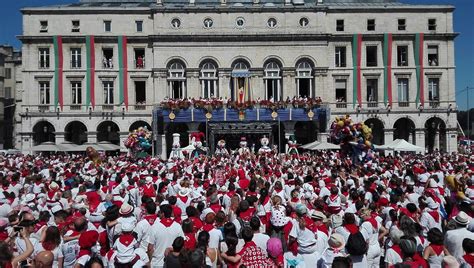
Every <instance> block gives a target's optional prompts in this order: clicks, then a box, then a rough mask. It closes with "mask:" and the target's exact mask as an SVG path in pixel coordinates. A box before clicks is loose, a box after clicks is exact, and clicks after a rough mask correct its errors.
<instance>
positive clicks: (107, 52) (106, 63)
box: [102, 48, 114, 69]
mask: <svg viewBox="0 0 474 268" xmlns="http://www.w3.org/2000/svg"><path fill="white" fill-rule="evenodd" d="M102 55H103V58H102V66H103V67H104V68H105V69H112V68H114V59H113V58H114V49H113V48H103V49H102Z"/></svg>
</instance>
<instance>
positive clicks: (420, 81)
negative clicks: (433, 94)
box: [414, 33, 425, 106]
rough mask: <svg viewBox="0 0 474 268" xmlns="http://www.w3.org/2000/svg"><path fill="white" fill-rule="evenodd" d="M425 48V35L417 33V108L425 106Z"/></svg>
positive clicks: (415, 48)
mask: <svg viewBox="0 0 474 268" xmlns="http://www.w3.org/2000/svg"><path fill="white" fill-rule="evenodd" d="M423 48H424V35H423V33H417V34H416V35H415V45H414V50H415V53H414V55H415V65H416V85H417V91H416V106H418V105H421V106H424V104H425V92H424V75H423V73H424V71H423V54H424V53H423Z"/></svg>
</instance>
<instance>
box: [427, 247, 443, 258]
mask: <svg viewBox="0 0 474 268" xmlns="http://www.w3.org/2000/svg"><path fill="white" fill-rule="evenodd" d="M430 247H431V248H432V249H433V251H434V252H435V253H436V255H437V256H439V254H441V253H442V252H443V249H444V246H443V245H434V244H430Z"/></svg>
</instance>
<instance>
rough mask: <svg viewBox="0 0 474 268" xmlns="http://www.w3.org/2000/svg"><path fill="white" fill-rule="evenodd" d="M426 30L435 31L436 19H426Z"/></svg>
mask: <svg viewBox="0 0 474 268" xmlns="http://www.w3.org/2000/svg"><path fill="white" fill-rule="evenodd" d="M428 30H429V31H436V19H428Z"/></svg>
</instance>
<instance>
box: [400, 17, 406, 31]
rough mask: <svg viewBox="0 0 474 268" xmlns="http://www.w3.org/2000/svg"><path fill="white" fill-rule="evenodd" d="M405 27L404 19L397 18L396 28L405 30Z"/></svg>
mask: <svg viewBox="0 0 474 268" xmlns="http://www.w3.org/2000/svg"><path fill="white" fill-rule="evenodd" d="M406 29H407V25H406V20H405V19H398V30H399V31H405V30H406Z"/></svg>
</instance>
